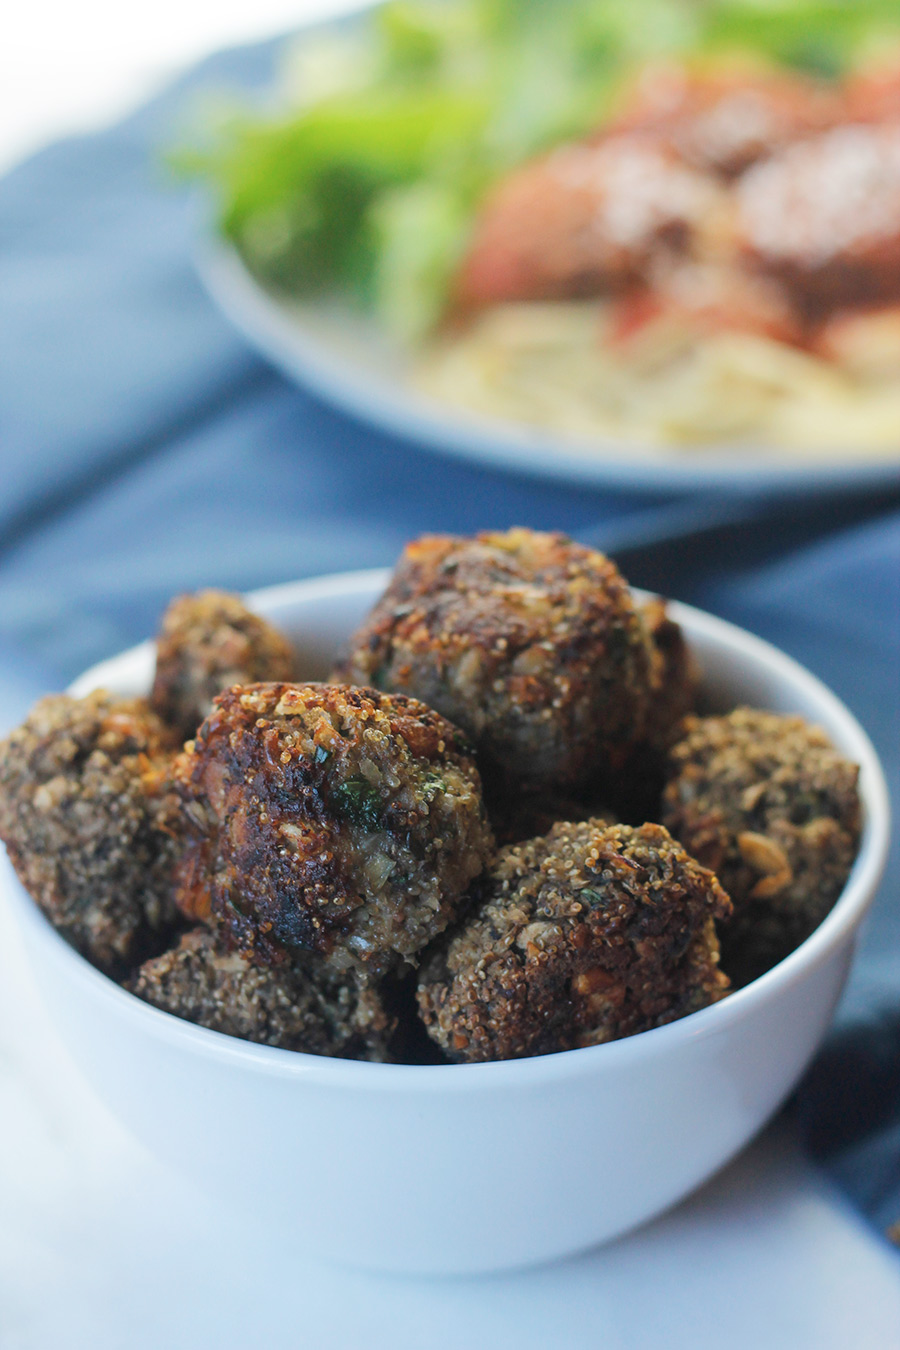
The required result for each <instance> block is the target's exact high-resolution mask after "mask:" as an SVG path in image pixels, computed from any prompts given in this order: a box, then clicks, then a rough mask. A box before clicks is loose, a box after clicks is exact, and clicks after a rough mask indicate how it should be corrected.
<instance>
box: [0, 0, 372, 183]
mask: <svg viewBox="0 0 900 1350" xmlns="http://www.w3.org/2000/svg"><path fill="white" fill-rule="evenodd" d="M364 8H366V0H256V2H255V3H254V4H252V5H247V4H243V3H240V0H221V2H220V3H218V4H214V3H212V0H181V2H179V0H159V3H158V4H154V5H152V6H129V5H121V4H116V3H114V2H113V0H85V3H84V4H80V5H76V6H73V5H69V4H65V3H63V0H39V3H35V4H33V5H17V6H15V7H13V9H12V10H11V11H10V13H9V14H8V15H7V16H6V18H5V21H4V41H3V45H2V48H0V172H2V170H3V169H7V168H9V167H10V166H11V165H13V164H14V163H15V162H16V161H17V160H20V159H22V158H24V157H25V156H26V155H28V154H29V153H31V152H32V151H33V150H36V149H38V147H39V146H41V145H43V144H45V143H46V142H48V141H51V140H54V139H56V138H57V137H60V136H68V135H72V134H73V133H77V132H81V131H89V130H92V129H95V128H97V127H99V126H102V125H103V124H104V123H105V122H110V121H112V120H114V119H115V118H117V117H121V116H124V115H125V113H127V112H129V111H131V110H132V109H134V108H136V107H138V106H139V105H140V104H141V103H142V102H143V101H144V100H145V99H147V98H149V97H150V96H151V95H152V94H154V93H157V92H158V91H159V90H160V89H161V88H162V87H163V86H164V84H165V83H166V82H167V81H168V80H170V79H171V78H172V77H173V76H174V75H176V74H177V73H178V72H179V71H182V70H184V69H186V68H187V67H188V66H189V65H190V64H191V62H193V61H197V60H199V59H200V58H201V57H203V56H206V55H208V54H209V52H212V51H215V50H216V48H217V47H228V46H232V45H234V44H237V43H240V42H253V41H255V40H258V39H262V38H266V37H271V36H274V35H275V34H276V33H283V32H287V31H289V30H290V29H291V28H292V27H294V26H295V25H299V24H301V23H303V22H304V21H305V20H308V19H310V18H312V17H316V18H318V17H320V16H321V17H327V16H329V15H333V14H343V13H348V12H350V11H352V10H354V9H364Z"/></svg>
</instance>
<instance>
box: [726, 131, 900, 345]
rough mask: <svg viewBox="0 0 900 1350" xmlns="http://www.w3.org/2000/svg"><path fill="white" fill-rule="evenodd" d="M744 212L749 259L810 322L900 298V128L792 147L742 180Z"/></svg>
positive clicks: (836, 135)
mask: <svg viewBox="0 0 900 1350" xmlns="http://www.w3.org/2000/svg"><path fill="white" fill-rule="evenodd" d="M737 204H738V216H737V226H738V236H739V240H740V243H741V245H742V247H743V248H744V250H745V252H746V254H747V255H748V256H749V258H750V260H751V262H752V263H754V264H755V265H756V266H757V267H758V268H760V269H761V270H763V271H764V272H767V273H768V274H770V275H772V276H774V277H776V278H778V279H779V280H781V281H782V282H784V284H785V285H786V286H787V287H788V288H789V290H790V291H791V293H792V295H793V296H794V299H795V302H796V303H797V304H798V306H799V307H800V308H801V309H802V310H803V312H804V313H805V314H806V316H807V318H808V319H810V320H816V319H818V318H821V317H822V316H824V315H826V314H828V313H829V312H830V311H832V310H834V309H838V308H840V307H842V306H853V305H865V304H885V303H888V302H890V301H892V300H896V299H898V298H900V126H864V125H852V126H842V127H836V128H835V129H834V130H832V131H828V132H825V133H824V134H822V135H820V136H817V137H814V138H812V139H810V140H808V141H802V142H799V143H798V144H796V145H791V146H788V147H787V148H786V149H784V150H782V151H781V152H780V153H778V154H776V155H773V156H772V158H771V159H768V160H764V161H763V162H761V163H760V164H757V165H755V166H754V167H753V168H752V169H750V170H749V171H748V172H747V173H746V174H745V175H744V177H743V178H742V179H741V181H740V183H739V184H738V188H737Z"/></svg>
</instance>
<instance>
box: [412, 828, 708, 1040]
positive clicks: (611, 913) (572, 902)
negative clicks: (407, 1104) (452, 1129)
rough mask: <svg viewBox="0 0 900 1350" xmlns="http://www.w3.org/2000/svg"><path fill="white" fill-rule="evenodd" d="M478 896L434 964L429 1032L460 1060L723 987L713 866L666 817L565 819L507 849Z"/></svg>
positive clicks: (427, 1002) (694, 1002) (657, 1019)
mask: <svg viewBox="0 0 900 1350" xmlns="http://www.w3.org/2000/svg"><path fill="white" fill-rule="evenodd" d="M478 889H479V893H480V896H481V900H480V903H479V905H478V908H477V909H476V910H475V911H474V912H473V914H472V915H471V917H470V918H469V919H468V920H466V922H465V925H464V926H463V928H462V929H461V930H459V931H458V932H457V933H456V934H455V936H454V937H453V938H452V940H451V941H450V942H449V943H445V944H444V945H443V946H442V949H441V950H440V951H439V952H438V953H437V954H436V955H435V956H434V957H433V958H432V959H431V960H430V961H429V963H428V964H427V966H425V967H424V969H423V971H422V975H421V977H420V980H419V989H418V1000H419V1007H420V1010H421V1014H422V1017H423V1019H424V1021H425V1024H426V1027H427V1029H428V1032H429V1034H430V1035H431V1036H432V1037H433V1038H434V1040H435V1041H437V1042H438V1044H439V1045H440V1046H442V1048H443V1049H444V1051H445V1052H446V1053H447V1054H448V1055H449V1056H450V1057H451V1058H452V1059H455V1060H490V1059H514V1058H517V1057H519V1056H522V1055H543V1054H549V1053H551V1052H553V1051H556V1050H570V1049H573V1048H574V1047H576V1046H584V1045H596V1044H598V1043H600V1042H602V1041H611V1040H616V1039H618V1038H619V1037H622V1036H630V1035H633V1034H634V1033H635V1032H638V1031H645V1030H647V1029H648V1028H650V1027H656V1026H660V1025H662V1024H663V1023H664V1022H671V1021H674V1019H675V1018H677V1017H683V1016H684V1015H685V1014H686V1013H689V1012H693V1011H695V1010H696V1009H698V1008H703V1007H705V1006H706V1005H707V1004H709V1003H712V1002H714V1001H715V1000H716V999H719V998H721V997H722V996H723V994H724V993H725V992H726V990H727V987H728V982H727V980H726V979H725V977H724V976H723V975H722V974H721V972H720V971H719V968H718V956H719V951H718V943H717V941H716V934H715V926H714V922H713V920H714V918H721V917H723V916H725V915H726V914H727V913H728V912H729V909H730V906H729V902H728V897H727V896H726V894H725V892H724V891H723V890H722V888H721V886H720V885H719V883H718V881H717V880H716V878H715V877H714V876H713V875H712V873H711V872H708V871H706V870H705V869H704V868H702V867H700V866H699V864H698V863H696V862H695V861H694V860H693V858H690V857H688V855H687V853H686V852H685V850H684V849H683V848H682V847H681V846H680V845H679V844H677V843H676V842H675V841H674V840H673V839H672V838H671V836H670V835H669V834H668V833H667V832H666V831H665V830H664V829H662V827H661V826H659V825H643V826H641V827H640V828H639V829H633V828H631V827H630V826H627V825H612V826H607V825H605V824H604V823H603V822H602V821H586V822H584V823H582V824H577V825H571V824H559V825H555V826H554V827H553V829H552V830H551V831H550V833H549V834H548V835H546V836H544V837H542V838H538V839H532V840H530V841H529V842H527V843H524V844H519V845H514V846H512V847H510V848H506V849H504V850H503V851H502V852H501V853H500V854H499V855H498V857H497V859H496V861H495V862H494V864H493V866H492V867H491V869H490V871H489V872H488V874H487V875H486V877H485V878H484V880H483V882H482V883H481V884H480V886H479V888H478Z"/></svg>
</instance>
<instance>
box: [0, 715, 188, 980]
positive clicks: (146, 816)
mask: <svg viewBox="0 0 900 1350" xmlns="http://www.w3.org/2000/svg"><path fill="white" fill-rule="evenodd" d="M174 748H175V746H174V743H173V740H172V737H171V733H170V732H169V731H168V730H167V729H166V728H165V727H164V726H163V724H162V723H161V722H160V720H159V718H158V717H157V716H156V714H155V713H153V712H152V711H151V710H150V709H149V708H148V706H147V704H146V703H145V701H144V700H142V699H119V698H114V697H113V696H112V695H110V694H108V693H106V692H105V691H102V690H98V691H96V692H94V693H92V694H89V695H88V696H87V697H86V698H81V699H78V698H70V697H69V696H68V695H67V694H54V695H51V696H49V697H48V698H43V699H41V700H40V702H38V703H37V704H36V705H35V706H34V708H33V709H32V711H31V712H30V714H29V716H28V718H27V720H26V721H25V722H24V723H23V725H22V726H20V727H18V728H17V729H16V730H15V731H13V732H12V733H11V734H10V736H9V737H8V738H7V740H6V741H5V742H3V744H2V746H0V837H2V838H3V840H4V841H5V843H6V847H7V850H8V852H9V856H10V859H11V861H12V863H13V866H14V867H15V869H16V871H17V872H18V874H19V877H20V879H21V881H22V883H23V885H24V886H25V888H26V890H27V891H29V892H30V894H31V895H32V896H33V897H34V899H35V900H36V901H37V903H38V904H39V905H40V907H41V909H42V910H43V911H44V913H45V914H46V915H47V917H48V918H49V919H50V921H51V922H52V923H53V924H54V925H55V927H57V928H58V929H59V930H60V932H61V933H62V934H63V935H64V936H65V937H66V938H67V939H68V941H70V942H71V943H72V945H73V946H75V947H77V948H78V950H79V951H80V952H82V953H83V954H84V955H85V956H86V957H87V958H88V959H89V960H90V961H92V962H93V963H94V965H96V966H99V967H100V968H101V969H102V970H105V971H107V972H116V971H118V970H121V969H123V968H124V966H125V965H127V964H128V963H129V962H133V961H135V960H142V959H143V958H144V956H146V955H148V954H149V951H151V950H154V949H155V950H159V949H160V947H161V946H163V945H164V944H165V940H166V937H167V935H168V934H169V932H170V931H171V929H172V926H173V922H174V919H175V908H174V905H173V902H172V872H173V867H174V863H175V856H176V852H177V845H176V843H175V841H174V839H173V838H172V837H171V836H170V834H169V833H168V828H167V819H168V808H169V803H168V800H167V795H166V775H167V770H168V766H169V763H170V760H171V757H172V754H173V752H174Z"/></svg>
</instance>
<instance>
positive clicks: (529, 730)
mask: <svg viewBox="0 0 900 1350" xmlns="http://www.w3.org/2000/svg"><path fill="white" fill-rule="evenodd" d="M335 678H338V679H343V680H347V681H348V682H350V683H353V684H371V685H375V686H376V687H378V688H380V689H390V690H399V691H401V692H403V693H406V694H412V695H414V696H415V697H416V698H420V699H421V700H422V701H423V702H424V703H427V704H429V705H430V706H431V707H433V708H437V709H438V711H439V712H441V713H443V714H444V716H445V717H448V718H450V720H451V721H452V722H455V723H456V725H457V726H460V727H462V729H463V731H464V732H465V733H466V734H467V735H468V736H469V737H470V738H471V740H472V742H473V743H474V745H475V748H476V753H477V754H478V758H479V764H480V766H481V769H482V772H483V773H484V774H485V777H486V780H487V781H488V783H489V785H490V787H491V790H492V791H496V790H498V785H499V786H500V787H501V788H502V787H508V788H509V789H510V790H511V791H513V792H515V793H520V792H528V791H555V792H559V791H561V792H563V793H569V792H571V790H572V789H574V788H577V787H579V786H580V785H582V784H583V783H585V782H587V781H588V780H589V779H592V778H593V777H595V776H596V775H597V774H598V773H599V772H602V771H605V772H614V771H615V769H616V768H617V767H618V766H619V765H621V764H622V763H624V761H625V760H626V759H627V757H628V753H629V751H630V749H631V747H632V745H633V744H634V743H635V742H637V741H639V740H641V739H642V737H643V734H644V730H645V723H646V721H647V717H648V701H649V697H650V683H651V654H650V650H649V646H648V642H647V638H646V634H645V631H644V628H643V626H642V624H641V621H640V619H639V617H638V614H637V611H636V609H635V606H634V603H633V601H632V598H631V594H630V592H629V590H628V586H627V584H626V583H625V581H624V579H623V578H622V576H621V575H620V574H619V572H618V570H617V569H616V567H615V566H614V564H613V563H611V562H610V561H609V560H608V559H607V558H605V557H604V556H603V555H602V554H601V553H597V552H595V551H594V550H593V549H589V548H583V547H582V546H581V545H580V544H574V543H572V541H571V540H569V539H567V538H566V537H565V536H564V535H561V534H540V533H537V532H535V531H532V530H524V529H516V530H509V531H508V532H507V533H505V534H503V533H486V534H479V535H478V536H477V537H476V538H474V539H460V538H455V537H453V536H450V535H434V536H425V537H424V538H422V539H419V540H417V541H416V542H415V543H412V544H409V545H407V547H406V549H405V551H404V553H403V556H402V557H401V559H400V562H399V564H398V565H397V568H396V571H395V572H394V576H393V578H392V580H391V583H390V585H389V586H388V589H387V591H386V592H385V594H384V595H383V596H382V598H381V599H380V600H379V601H378V603H377V604H376V606H375V608H374V609H373V611H372V613H371V614H370V615H369V618H368V619H367V620H366V621H365V623H364V624H363V625H362V627H361V628H360V629H359V630H358V631H357V632H356V633H355V634H354V636H353V637H352V638H351V640H350V647H349V654H348V655H347V657H346V658H345V660H344V661H343V662H342V663H341V664H340V665H339V666H338V670H337V673H336V676H335Z"/></svg>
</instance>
